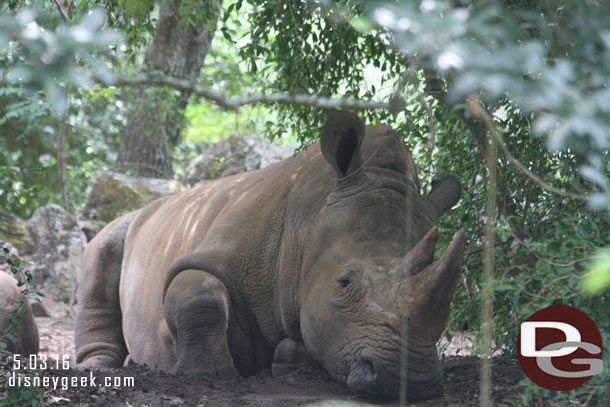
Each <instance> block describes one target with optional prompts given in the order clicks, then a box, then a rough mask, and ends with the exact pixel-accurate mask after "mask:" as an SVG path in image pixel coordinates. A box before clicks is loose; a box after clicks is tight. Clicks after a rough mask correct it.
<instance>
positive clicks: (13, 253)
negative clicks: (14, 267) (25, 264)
mask: <svg viewBox="0 0 610 407" xmlns="http://www.w3.org/2000/svg"><path fill="white" fill-rule="evenodd" d="M3 248H6V249H8V250H9V253H8V255H7V254H6V253H4V250H2V249H3ZM9 256H10V257H11V258H17V257H19V250H17V248H16V247H15V246H13V245H12V244H11V243H10V242H6V241H4V240H0V270H2V269H5V268H6V269H8V268H9V266H8V264H7V263H6V260H7V259H8V257H9Z"/></svg>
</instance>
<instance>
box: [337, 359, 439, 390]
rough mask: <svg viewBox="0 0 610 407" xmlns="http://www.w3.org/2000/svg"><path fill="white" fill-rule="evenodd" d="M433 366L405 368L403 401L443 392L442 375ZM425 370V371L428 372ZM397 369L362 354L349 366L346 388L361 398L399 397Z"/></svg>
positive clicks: (392, 364) (398, 367) (398, 373)
mask: <svg viewBox="0 0 610 407" xmlns="http://www.w3.org/2000/svg"><path fill="white" fill-rule="evenodd" d="M435 365H436V364H435V363H430V365H427V366H426V368H424V370H419V369H418V367H419V368H421V366H411V367H410V368H409V367H408V366H407V368H406V376H407V383H408V384H407V398H408V399H409V400H421V399H426V398H430V397H435V396H439V395H441V394H442V391H443V375H442V371H441V370H440V369H437V368H436V366H435ZM428 368H429V369H428ZM400 378H401V367H400V365H399V364H397V363H396V362H388V361H382V360H381V359H379V358H376V357H375V356H372V355H371V354H368V353H365V352H363V354H362V355H361V356H360V358H359V359H358V360H357V361H356V362H355V363H353V364H352V367H351V369H350V373H349V375H348V378H347V385H348V387H349V388H350V389H351V390H352V391H353V392H354V393H355V394H356V395H357V396H358V397H363V398H397V397H399V395H400V382H401V379H400Z"/></svg>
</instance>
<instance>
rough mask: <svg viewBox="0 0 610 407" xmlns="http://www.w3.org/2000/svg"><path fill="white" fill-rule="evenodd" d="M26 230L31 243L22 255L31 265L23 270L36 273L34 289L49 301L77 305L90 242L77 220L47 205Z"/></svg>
mask: <svg viewBox="0 0 610 407" xmlns="http://www.w3.org/2000/svg"><path fill="white" fill-rule="evenodd" d="M26 229H27V231H28V233H29V235H30V240H29V241H28V242H27V243H26V244H25V245H24V247H23V249H22V250H21V252H22V253H21V254H22V256H23V257H24V259H25V260H28V261H29V262H31V264H24V263H22V267H24V268H27V269H29V270H30V271H31V272H32V276H33V279H32V283H31V285H30V288H31V290H33V291H39V292H42V293H44V294H45V295H46V298H45V300H46V301H48V300H54V301H59V302H64V303H68V304H70V303H73V302H74V301H75V298H76V297H75V294H76V276H77V273H78V269H79V268H80V264H81V259H82V256H83V251H84V249H85V242H86V238H85V235H84V233H83V232H82V231H81V230H80V227H79V225H78V223H77V221H76V218H74V216H72V215H70V214H69V213H68V212H67V211H66V210H65V209H63V208H62V207H61V206H58V205H47V206H43V207H40V208H38V209H37V210H36V212H34V215H33V216H32V218H31V219H30V220H28V222H27V224H26ZM46 301H45V306H46V307H47V308H49V307H48V303H47V302H46Z"/></svg>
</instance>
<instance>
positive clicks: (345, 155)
mask: <svg viewBox="0 0 610 407" xmlns="http://www.w3.org/2000/svg"><path fill="white" fill-rule="evenodd" d="M327 117H328V120H327V123H326V125H325V127H324V130H323V132H322V136H321V141H320V145H321V150H322V154H323V155H324V158H325V159H326V161H327V162H328V163H329V164H330V165H331V166H332V167H333V168H334V170H335V171H336V174H337V176H336V177H335V178H334V179H332V181H331V182H332V183H333V184H334V185H333V186H332V189H331V192H330V194H329V195H328V196H327V197H326V200H325V202H323V203H322V204H321V209H320V213H319V216H316V221H315V222H314V225H313V226H312V228H311V232H310V235H309V236H308V238H307V243H306V244H307V247H306V248H307V250H305V251H304V253H305V254H304V258H303V268H302V275H301V282H302V284H301V292H300V300H301V308H300V328H301V335H302V338H303V341H304V343H305V346H306V347H307V349H308V351H309V352H310V354H311V355H312V356H313V357H314V358H315V359H316V360H317V361H318V362H319V363H320V364H321V365H322V366H323V367H324V368H325V369H326V370H327V371H328V372H329V373H330V374H331V375H332V376H333V377H334V378H335V379H337V380H338V381H340V382H344V383H347V385H348V386H349V387H350V388H351V389H352V390H353V391H354V392H355V393H356V394H357V395H360V396H365V397H371V396H372V397H397V396H398V395H399V392H400V383H401V374H404V375H405V376H404V378H406V382H407V396H408V398H410V399H421V398H427V397H432V396H435V395H438V394H440V393H442V372H441V368H440V362H439V359H438V354H437V349H436V343H437V341H438V340H439V338H440V336H441V334H442V332H443V330H444V329H445V327H446V325H447V318H448V314H449V306H450V302H451V299H452V297H453V294H454V290H455V287H456V284H457V280H458V276H459V271H460V268H461V261H462V256H463V251H464V240H465V239H464V233H463V231H461V230H460V231H459V232H457V233H456V234H455V236H454V238H453V241H452V242H451V244H450V246H449V248H448V249H447V250H446V251H445V253H444V254H443V255H442V256H441V257H440V258H439V259H438V260H436V261H434V251H435V242H436V240H437V237H438V232H437V230H436V227H435V225H436V223H437V222H438V218H439V216H440V215H441V213H442V212H443V211H445V210H447V209H449V208H451V207H452V206H453V205H454V204H455V203H456V202H457V201H458V199H459V196H460V186H459V182H458V181H457V179H456V178H455V177H452V176H449V177H445V178H444V179H442V180H439V181H436V182H434V183H433V185H432V190H431V192H430V194H429V195H427V196H422V195H420V192H419V181H418V177H417V173H416V168H415V164H414V161H413V159H412V157H411V155H410V153H409V152H408V151H407V150H406V148H405V147H404V146H403V144H402V142H401V141H400V139H399V138H398V137H397V135H396V134H395V133H394V132H393V131H392V130H391V129H390V128H389V127H386V126H367V127H366V128H365V126H364V125H363V123H362V122H361V121H360V119H359V118H358V117H357V116H356V115H354V114H351V113H347V112H339V111H330V112H327ZM405 359H406V364H405V363H404V360H405ZM401 361H402V362H401Z"/></svg>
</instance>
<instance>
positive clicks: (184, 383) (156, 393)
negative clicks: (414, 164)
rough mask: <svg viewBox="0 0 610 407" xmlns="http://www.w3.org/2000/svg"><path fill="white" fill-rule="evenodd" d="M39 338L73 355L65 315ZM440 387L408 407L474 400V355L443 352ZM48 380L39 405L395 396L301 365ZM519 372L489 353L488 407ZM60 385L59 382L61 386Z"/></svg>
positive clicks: (75, 373)
mask: <svg viewBox="0 0 610 407" xmlns="http://www.w3.org/2000/svg"><path fill="white" fill-rule="evenodd" d="M37 321H38V326H39V330H40V337H41V354H45V355H47V356H48V357H49V360H50V359H51V358H55V357H56V355H62V354H70V355H71V357H72V360H73V353H74V343H73V332H72V324H71V322H70V321H68V320H63V321H62V320H58V319H52V318H37ZM458 341H459V343H457V344H455V343H452V344H450V346H449V347H448V348H447V349H448V352H447V353H448V354H455V353H456V351H457V349H459V347H460V346H462V347H466V348H467V347H468V345H469V341H468V338H466V339H464V337H462V338H461V339H458ZM443 365H444V372H445V393H444V397H443V398H438V399H433V400H427V401H425V402H418V403H409V405H411V406H478V398H477V397H478V386H479V381H478V376H479V370H478V369H479V362H478V359H477V358H476V357H474V356H448V357H445V358H444V361H443ZM11 374H12V370H11V367H10V366H9V363H8V360H7V358H6V357H3V358H2V361H1V362H0V389H2V390H0V397H1V396H2V393H3V392H4V391H3V390H4V389H6V388H7V385H8V380H9V377H10V375H11ZM42 375H43V377H44V376H49V379H48V380H56V381H57V383H58V385H57V389H53V388H52V387H53V386H52V385H51V386H50V387H47V388H45V390H44V395H43V405H47V406H87V405H88V406H176V405H180V406H182V405H186V406H201V407H210V406H214V407H216V406H219V407H224V406H227V407H233V406H255V407H262V406H274V407H275V406H277V407H279V406H282V407H284V406H286V407H291V406H304V405H324V406H348V405H349V406H362V405H368V406H370V405H378V406H397V405H398V402H397V401H380V400H362V399H358V398H356V397H355V396H353V395H352V394H351V393H350V391H349V390H348V389H347V388H346V387H345V386H343V385H341V384H338V383H336V382H334V381H333V380H332V379H331V378H330V377H329V376H328V375H327V374H326V373H325V372H323V371H321V370H317V369H312V368H303V369H301V370H299V371H296V372H293V373H291V374H290V375H288V376H285V377H281V378H272V377H271V375H270V373H269V372H268V371H264V372H262V373H260V374H258V375H257V376H254V377H250V378H241V379H238V380H235V381H227V382H219V381H215V382H211V381H209V380H207V379H205V378H204V377H198V376H192V375H191V376H183V375H171V374H168V373H164V372H160V371H155V370H150V369H147V368H145V367H141V366H130V367H127V368H123V369H109V370H104V371H93V372H92V371H89V370H86V369H69V370H61V369H60V370H50V369H47V370H45V371H43V373H42ZM90 375H93V377H95V378H96V379H95V380H96V386H94V387H89V386H87V387H81V386H72V385H67V386H62V383H69V382H68V380H75V379H71V378H72V377H79V378H87V379H88V378H89V377H90ZM105 377H109V378H111V379H112V380H113V381H114V380H117V381H118V380H121V378H128V377H133V380H134V386H133V387H131V386H126V385H124V383H123V384H122V385H117V386H112V385H111V386H102V385H103V384H104V383H103V380H104V378H105ZM522 378H523V374H522V372H521V370H520V368H519V366H518V363H517V361H516V360H509V359H505V358H501V357H496V358H495V359H494V370H493V398H494V401H495V405H496V406H508V405H513V404H512V403H509V402H508V400H507V399H508V398H510V397H515V396H516V395H517V394H519V393H520V389H519V386H518V383H519V381H520V380H521V379H522ZM62 387H64V388H62Z"/></svg>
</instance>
